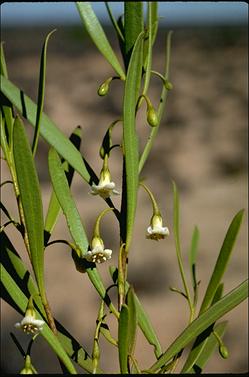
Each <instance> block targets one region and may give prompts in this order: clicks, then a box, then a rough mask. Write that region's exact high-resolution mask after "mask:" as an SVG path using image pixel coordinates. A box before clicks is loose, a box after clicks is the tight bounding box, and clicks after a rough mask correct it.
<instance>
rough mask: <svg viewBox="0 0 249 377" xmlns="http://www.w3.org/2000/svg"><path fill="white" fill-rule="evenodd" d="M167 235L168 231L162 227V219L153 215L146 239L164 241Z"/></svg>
mask: <svg viewBox="0 0 249 377" xmlns="http://www.w3.org/2000/svg"><path fill="white" fill-rule="evenodd" d="M168 235H169V229H168V228H167V227H163V220H162V217H161V216H160V215H158V214H155V215H153V216H152V218H151V222H150V226H149V227H148V228H147V232H146V238H150V239H151V240H155V241H158V240H160V239H164V238H165V237H166V236H168Z"/></svg>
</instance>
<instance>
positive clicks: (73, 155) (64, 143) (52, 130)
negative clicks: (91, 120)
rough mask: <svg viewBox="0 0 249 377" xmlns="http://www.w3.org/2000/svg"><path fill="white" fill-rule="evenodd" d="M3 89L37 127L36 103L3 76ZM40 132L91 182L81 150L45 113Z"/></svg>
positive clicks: (24, 115)
mask: <svg viewBox="0 0 249 377" xmlns="http://www.w3.org/2000/svg"><path fill="white" fill-rule="evenodd" d="M1 91H2V92H3V94H4V95H5V96H6V97H7V98H8V99H9V101H10V102H11V103H13V104H14V106H16V108H17V109H18V110H19V111H20V112H21V114H22V115H23V117H24V118H25V119H27V120H28V121H29V122H30V124H31V125H32V126H33V127H35V122H36V113H37V106H36V104H35V103H34V102H33V101H32V100H31V99H30V98H29V97H28V96H26V95H25V94H24V93H23V91H22V90H20V89H18V88H17V87H16V86H15V85H14V84H13V83H12V82H11V81H9V80H8V79H6V78H5V77H3V76H1ZM40 133H41V135H42V137H43V138H44V139H45V140H46V141H47V142H48V143H49V144H50V145H51V146H52V147H54V148H55V149H56V150H57V152H58V153H59V154H60V155H61V156H62V157H63V158H64V159H65V160H67V161H68V162H69V164H70V165H71V166H72V167H73V168H74V169H75V170H76V171H77V172H78V173H79V174H80V175H81V176H82V177H83V178H84V179H85V181H86V182H88V183H89V182H90V178H91V177H90V174H89V173H88V170H87V169H86V166H85V164H84V161H83V159H82V156H81V154H80V152H79V151H78V150H77V149H76V148H75V147H74V146H73V145H72V143H71V142H70V141H69V140H68V139H67V137H66V136H65V135H64V134H63V133H62V132H61V131H60V130H59V128H58V127H56V125H55V124H54V123H53V122H52V121H51V120H50V119H49V118H48V116H47V115H46V114H44V113H43V115H42V120H41V128H40Z"/></svg>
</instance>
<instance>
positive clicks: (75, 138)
mask: <svg viewBox="0 0 249 377" xmlns="http://www.w3.org/2000/svg"><path fill="white" fill-rule="evenodd" d="M81 138H82V129H81V127H80V126H77V127H76V128H75V130H74V131H73V133H72V135H71V136H70V141H71V142H72V143H73V145H74V146H75V147H76V148H77V150H80V145H81ZM62 166H63V169H64V171H65V172H66V177H67V181H68V185H69V187H70V186H71V183H72V180H73V175H74V171H75V170H74V168H73V167H72V166H70V165H69V164H68V163H67V161H64V162H63V164H62ZM60 208H61V207H60V204H59V202H58V200H57V198H56V195H55V193H54V190H53V191H52V194H51V197H50V201H49V206H48V210H47V215H46V219H45V232H46V243H47V242H48V240H49V237H50V235H51V233H52V230H53V228H54V226H55V224H56V221H57V219H58V215H59V213H60Z"/></svg>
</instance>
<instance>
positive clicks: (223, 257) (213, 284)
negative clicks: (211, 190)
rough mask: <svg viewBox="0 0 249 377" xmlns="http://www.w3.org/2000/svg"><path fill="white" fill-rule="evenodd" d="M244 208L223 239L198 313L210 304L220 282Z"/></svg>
mask: <svg viewBox="0 0 249 377" xmlns="http://www.w3.org/2000/svg"><path fill="white" fill-rule="evenodd" d="M243 214H244V210H241V211H239V212H238V213H237V215H235V216H234V218H233V220H232V222H231V224H230V226H229V228H228V231H227V234H226V236H225V239H224V241H223V244H222V247H221V250H220V253H219V256H218V259H217V261H216V264H215V267H214V270H213V273H212V276H211V278H210V281H209V283H208V287H207V290H206V293H205V296H204V299H203V301H202V304H201V308H200V313H203V312H204V311H205V310H206V309H207V308H208V307H209V306H210V304H211V302H212V300H213V297H214V295H215V292H216V290H217V288H218V286H219V284H220V281H221V279H222V277H223V275H224V272H225V270H226V267H227V264H228V261H229V258H230V255H231V253H232V250H233V246H234V243H235V241H236V238H237V235H238V232H239V229H240V225H241V222H242V218H243Z"/></svg>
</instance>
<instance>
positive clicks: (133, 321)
mask: <svg viewBox="0 0 249 377" xmlns="http://www.w3.org/2000/svg"><path fill="white" fill-rule="evenodd" d="M127 305H128V310H129V324H128V328H127V332H128V352H129V355H132V354H133V352H134V349H135V342H136V330H137V322H138V320H137V307H136V301H135V293H134V290H133V288H132V287H130V288H129V290H128V293H127Z"/></svg>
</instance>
